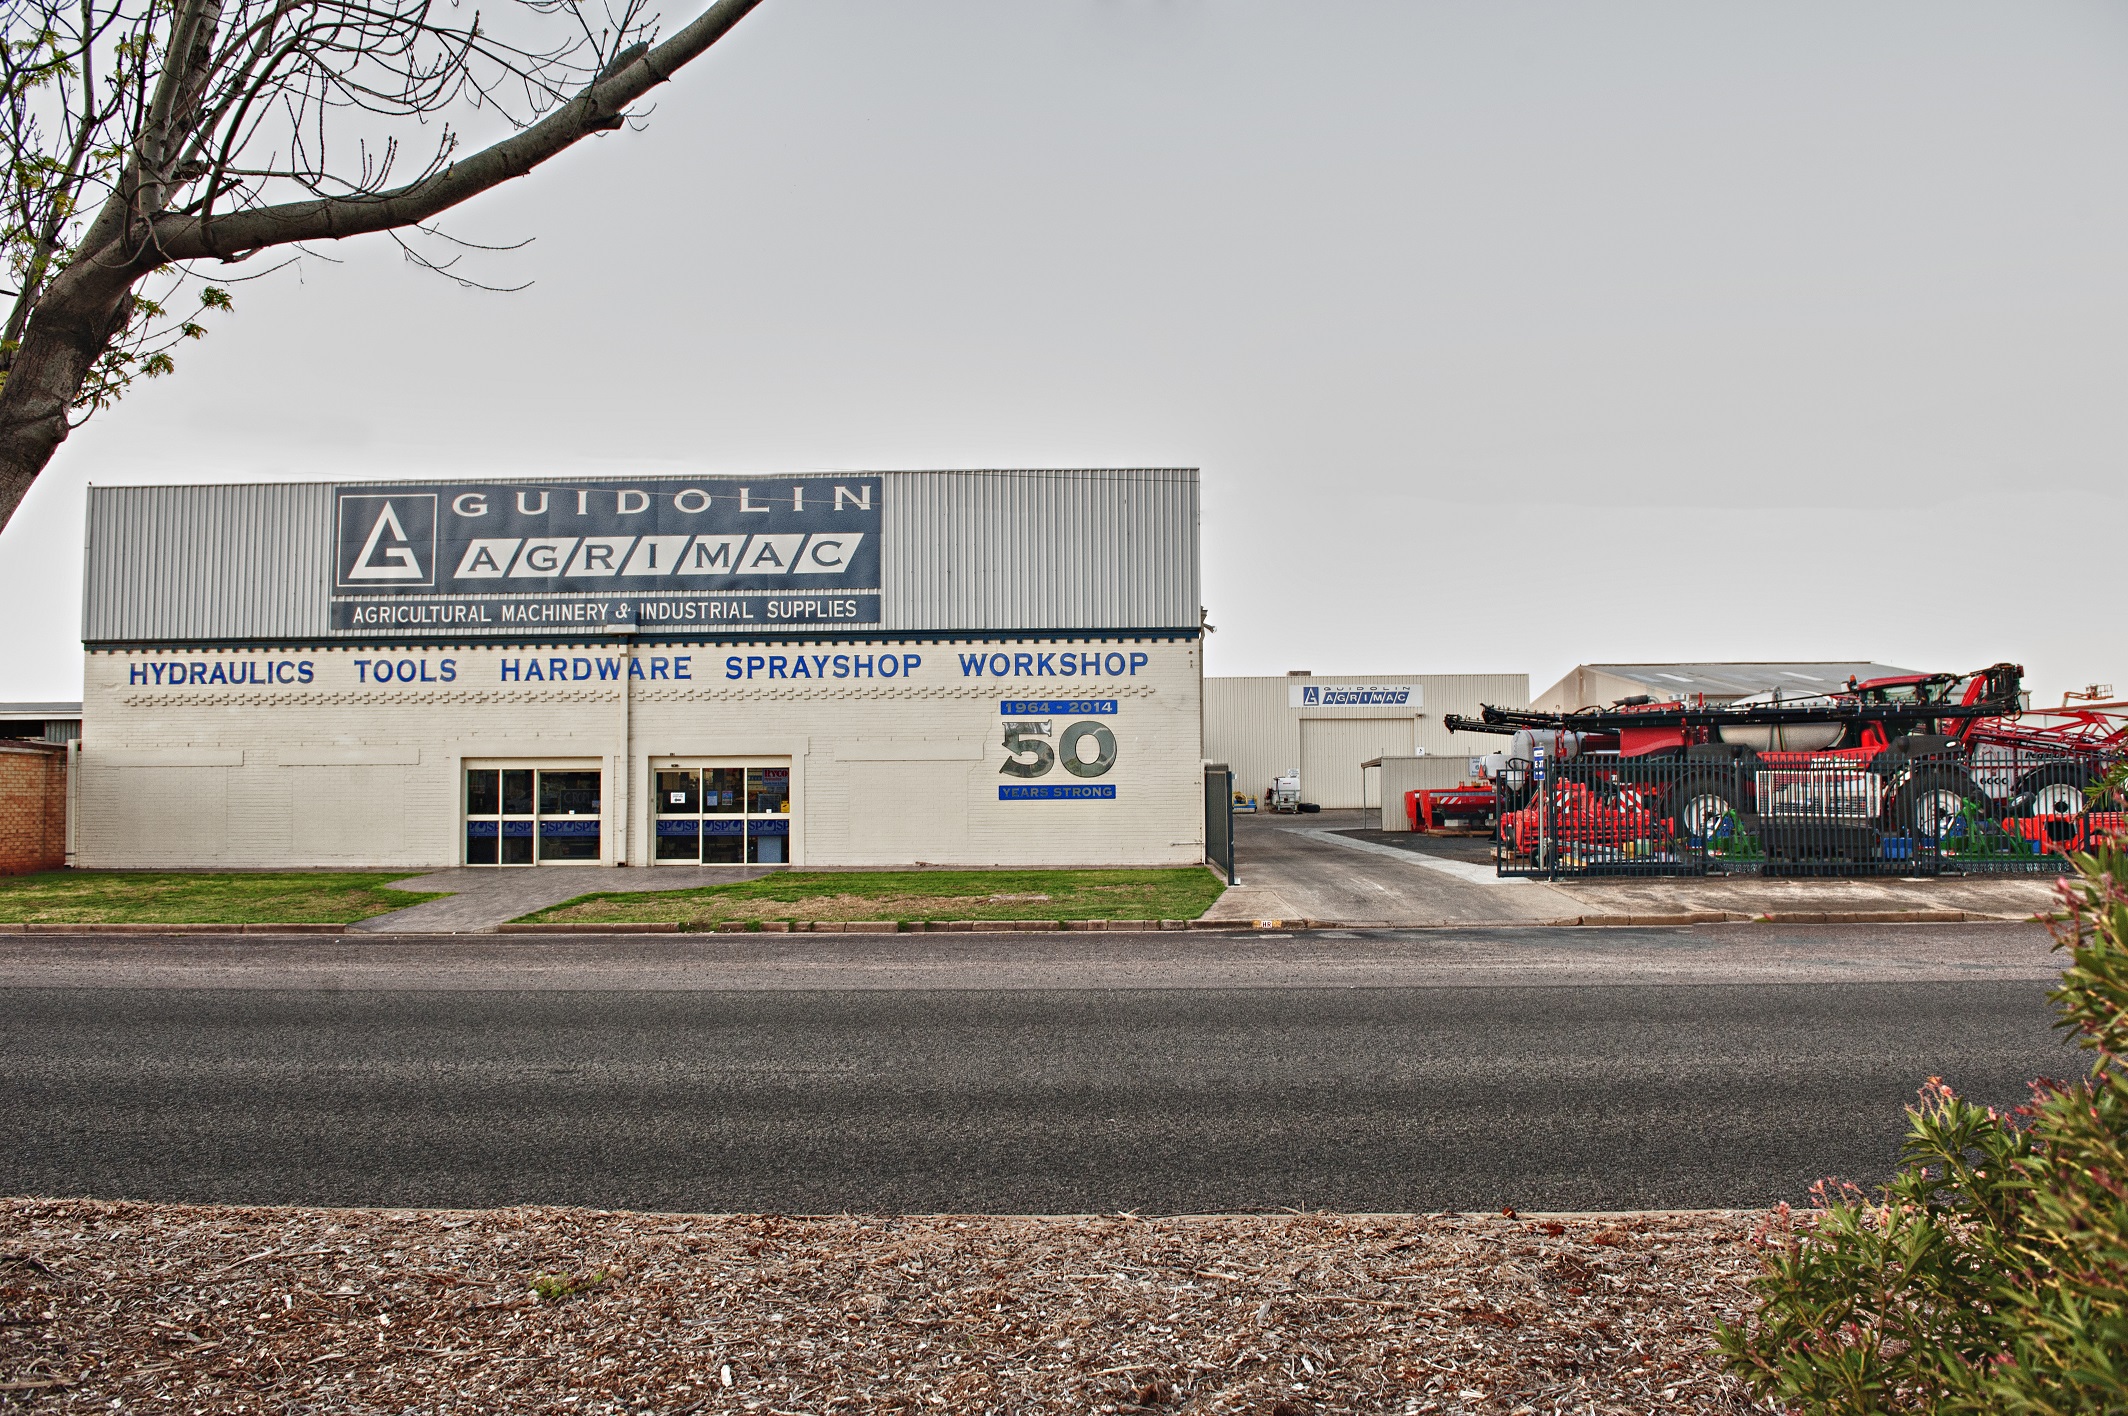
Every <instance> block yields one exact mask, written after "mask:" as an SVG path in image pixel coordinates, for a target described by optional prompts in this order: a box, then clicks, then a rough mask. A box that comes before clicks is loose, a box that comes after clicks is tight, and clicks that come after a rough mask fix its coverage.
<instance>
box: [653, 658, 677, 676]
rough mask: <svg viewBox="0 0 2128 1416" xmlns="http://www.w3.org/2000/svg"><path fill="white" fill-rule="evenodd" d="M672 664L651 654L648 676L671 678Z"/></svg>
mask: <svg viewBox="0 0 2128 1416" xmlns="http://www.w3.org/2000/svg"><path fill="white" fill-rule="evenodd" d="M671 671H672V665H671V664H669V663H667V662H666V661H665V660H663V659H661V658H658V657H656V656H655V655H653V656H652V657H651V660H650V676H651V677H652V678H654V679H661V678H671V677H672V672H671Z"/></svg>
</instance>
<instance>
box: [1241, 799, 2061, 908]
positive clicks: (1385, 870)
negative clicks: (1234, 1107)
mask: <svg viewBox="0 0 2128 1416" xmlns="http://www.w3.org/2000/svg"><path fill="white" fill-rule="evenodd" d="M1379 824H1380V818H1379V817H1378V816H1377V814H1376V813H1374V812H1371V811H1367V812H1361V811H1325V812H1321V813H1319V814H1314V815H1309V816H1241V817H1237V818H1235V821H1234V835H1235V847H1236V850H1235V859H1236V865H1237V869H1236V876H1237V878H1238V880H1239V882H1240V883H1239V884H1237V885H1236V887H1235V888H1234V889H1231V890H1229V891H1228V892H1227V893H1226V894H1225V895H1224V896H1223V897H1222V898H1221V899H1220V901H1219V903H1218V904H1216V905H1214V906H1213V907H1212V909H1211V910H1210V911H1208V912H1207V915H1206V917H1207V918H1209V919H1234V920H1259V919H1276V920H1286V921H1295V920H1336V921H1339V922H1355V923H1376V924H1381V923H1387V924H1399V925H1422V924H1502V923H1518V922H1529V921H1535V920H1572V919H1575V918H1577V917H1584V918H1585V917H1590V916H1620V915H1624V916H1649V915H1669V914H1681V913H1690V912H1696V911H1720V912H1723V913H1727V914H1729V915H1732V916H1746V915H1749V916H1757V915H1763V914H1767V913H1773V914H1775V915H1776V916H1777V917H1780V916H1786V917H1790V918H1794V917H1797V916H1809V915H1812V914H1826V915H1840V914H1856V913H1860V914H1866V915H1872V916H1875V917H1878V918H1882V917H1884V915H1885V914H1886V913H1888V912H1907V911H1927V912H1942V911H1957V912H1959V913H1962V914H1964V915H1966V916H1967V917H1968V918H1971V917H1974V916H1976V915H1977V916H1985V917H1989V918H1995V919H2029V918H2031V917H2032V916H2034V915H2035V914H2044V913H2047V912H2049V911H2051V910H2052V909H2054V908H2056V904H2055V883H2054V882H2055V878H2056V877H2053V876H2042V875H1968V876H1958V875H1945V876H1939V877H1934V878H1929V879H1911V880H1909V879H1900V878H1898V877H1894V876H1874V877H1863V878H1855V879H1843V878H1783V877H1762V876H1755V875H1738V876H1704V875H1703V876H1647V877H1628V878H1615V877H1614V878H1609V879H1594V880H1561V881H1557V882H1548V881H1537V880H1516V879H1506V880H1503V879H1500V878H1499V877H1498V876H1496V875H1495V873H1494V867H1493V864H1492V847H1491V843H1490V842H1489V841H1487V840H1486V839H1484V838H1482V837H1475V836H1467V837H1458V836H1421V835H1415V834H1412V833H1410V832H1398V833H1395V834H1386V833H1384V832H1382V831H1380V830H1379V829H1376V828H1377V827H1378V826H1379Z"/></svg>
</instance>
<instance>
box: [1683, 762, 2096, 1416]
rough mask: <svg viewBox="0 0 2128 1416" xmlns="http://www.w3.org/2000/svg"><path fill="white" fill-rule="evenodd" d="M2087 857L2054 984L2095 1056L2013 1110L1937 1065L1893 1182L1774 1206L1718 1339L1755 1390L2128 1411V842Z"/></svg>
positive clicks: (1826, 1402) (2005, 1410)
mask: <svg viewBox="0 0 2128 1416" xmlns="http://www.w3.org/2000/svg"><path fill="white" fill-rule="evenodd" d="M2123 776H2124V773H2123V772H2122V771H2120V770H2116V771H2115V772H2114V773H2113V774H2111V776H2110V777H2109V778H2108V781H2107V783H2105V784H2103V786H2104V789H2109V790H2110V789H2113V788H2118V787H2119V786H2120V785H2121V782H2122V779H2123ZM2076 868H2077V873H2076V874H2075V875H2074V876H2070V877H2067V878H2065V879H2064V880H2063V881H2062V883H2061V886H2060V890H2061V911H2060V913H2059V914H2058V915H2057V916H2056V917H2055V921H2054V926H2053V927H2054V930H2055V936H2056V944H2055V947H2056V948H2058V949H2061V950H2064V951H2066V952H2067V954H2068V955H2069V967H2068V968H2067V969H2066V970H2065V971H2064V973H2063V974H2062V981H2061V986H2060V987H2059V988H2057V989H2056V990H2055V991H2054V992H2053V994H2052V995H2050V996H2051V997H2052V999H2053V1001H2054V1003H2055V1004H2056V1006H2057V1007H2058V1008H2059V1009H2060V1012H2061V1022H2060V1023H2059V1026H2060V1027H2062V1028H2064V1029H2066V1030H2068V1031H2069V1032H2070V1033H2071V1034H2072V1035H2073V1036H2074V1038H2075V1040H2076V1043H2077V1045H2078V1046H2079V1047H2081V1048H2082V1049H2083V1050H2084V1051H2085V1052H2086V1053H2087V1054H2088V1055H2089V1056H2090V1057H2091V1059H2092V1061H2091V1068H2090V1071H2089V1072H2088V1074H2086V1075H2085V1076H2084V1077H2082V1078H2080V1079H2079V1080H2076V1081H2073V1082H2054V1081H2045V1080H2042V1081H2037V1082H2034V1083H2033V1084H2032V1099H2031V1100H2030V1101H2029V1102H2028V1103H2027V1104H2026V1105H2024V1106H2021V1107H2019V1108H2017V1109H2016V1110H2015V1111H2014V1112H2010V1113H2007V1114H2002V1113H1998V1112H1996V1111H1995V1110H1993V1109H1992V1108H1989V1107H1983V1106H1977V1105H1974V1104H1973V1103H1971V1102H1968V1101H1966V1100H1964V1099H1963V1098H1961V1097H1959V1096H1958V1095H1957V1094H1956V1093H1955V1092H1953V1091H1952V1090H1951V1089H1950V1088H1949V1087H1947V1086H1945V1085H1944V1084H1943V1082H1942V1081H1941V1079H1939V1078H1933V1077H1932V1078H1930V1079H1929V1082H1928V1085H1927V1086H1925V1087H1923V1088H1922V1089H1921V1096H1920V1101H1919V1104H1918V1105H1916V1106H1913V1107H1910V1108H1908V1111H1907V1115H1908V1118H1909V1120H1910V1123H1911V1124H1910V1126H1909V1128H1908V1131H1907V1136H1906V1142H1905V1145H1904V1147H1903V1150H1902V1160H1901V1165H1900V1169H1899V1173H1898V1175H1897V1176H1896V1177H1895V1178H1894V1179H1893V1180H1892V1182H1891V1183H1890V1184H1889V1185H1886V1186H1885V1187H1884V1188H1883V1189H1882V1190H1881V1191H1880V1192H1878V1193H1877V1194H1876V1195H1875V1196H1870V1195H1868V1194H1867V1193H1865V1192H1864V1191H1862V1190H1860V1189H1858V1188H1857V1187H1855V1186H1853V1185H1848V1184H1845V1183H1844V1182H1821V1184H1820V1185H1819V1186H1817V1187H1815V1188H1814V1194H1813V1201H1814V1203H1813V1206H1812V1209H1811V1210H1810V1212H1809V1213H1808V1214H1806V1215H1803V1216H1797V1215H1795V1214H1792V1213H1791V1212H1790V1211H1789V1209H1788V1207H1787V1206H1786V1205H1783V1206H1781V1207H1780V1208H1779V1209H1778V1210H1776V1211H1775V1212H1774V1213H1773V1214H1771V1215H1770V1216H1768V1217H1767V1219H1766V1220H1765V1221H1763V1222H1762V1223H1761V1224H1760V1226H1759V1227H1758V1230H1757V1231H1756V1232H1755V1234H1754V1236H1753V1243H1754V1245H1755V1246H1756V1247H1757V1248H1758V1250H1759V1252H1760V1255H1761V1257H1762V1259H1763V1261H1764V1263H1765V1272H1764V1273H1763V1274H1762V1275H1761V1276H1760V1277H1759V1278H1758V1279H1757V1280H1756V1288H1757V1292H1758V1297H1759V1308H1758V1311H1757V1312H1756V1313H1755V1314H1753V1315H1752V1316H1751V1317H1750V1318H1748V1319H1746V1320H1745V1321H1744V1322H1743V1323H1742V1324H1741V1325H1739V1326H1734V1327H1731V1326H1726V1325H1725V1326H1724V1327H1723V1328H1722V1330H1721V1332H1720V1334H1719V1339H1718V1340H1719V1342H1720V1345H1721V1349H1722V1353H1723V1357H1724V1360H1725V1363H1726V1364H1727V1366H1728V1367H1729V1368H1730V1370H1731V1371H1733V1372H1735V1373H1736V1374H1737V1375H1739V1376H1741V1377H1742V1378H1743V1379H1744V1380H1745V1382H1746V1383H1747V1384H1749V1385H1750V1387H1751V1388H1752V1390H1753V1391H1754V1393H1755V1394H1757V1395H1759V1396H1761V1397H1768V1398H1774V1399H1777V1400H1779V1401H1782V1402H1784V1403H1785V1404H1787V1405H1788V1406H1790V1407H1792V1408H1794V1409H1798V1410H1802V1411H1810V1412H1826V1413H1840V1416H1863V1413H1879V1412H1885V1413H1889V1412H1930V1413H1937V1412H1942V1413H1950V1412H1958V1413H1968V1412H1970V1413H1988V1416H1997V1414H1998V1413H2000V1414H2001V1416H2067V1413H2071V1412H2076V1413H2084V1412H2128V842H2123V841H2121V840H2118V839H2115V840H2111V841H2102V842H2097V843H2095V844H2094V848H2093V849H2092V851H2091V852H2090V853H2089V854H2087V855H2082V856H2078V857H2077V858H2076Z"/></svg>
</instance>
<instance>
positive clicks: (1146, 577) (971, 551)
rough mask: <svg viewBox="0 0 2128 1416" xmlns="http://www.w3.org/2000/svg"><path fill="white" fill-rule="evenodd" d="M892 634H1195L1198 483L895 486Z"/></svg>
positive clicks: (1038, 474)
mask: <svg viewBox="0 0 2128 1416" xmlns="http://www.w3.org/2000/svg"><path fill="white" fill-rule="evenodd" d="M884 521H885V528H884V534H885V537H886V543H885V554H884V563H883V565H882V567H881V570H882V573H883V575H884V576H885V580H886V584H885V587H884V589H885V603H886V611H885V613H886V615H887V627H888V628H889V629H1074V628H1081V627H1101V628H1132V629H1184V628H1187V629H1195V628H1196V627H1197V623H1198V606H1199V605H1200V604H1202V603H1203V602H1202V600H1201V599H1199V597H1198V585H1197V474H1196V472H1195V471H1189V470H1176V469H1172V468H1144V469H1128V468H1126V469H1118V470H1114V471H1100V472H1088V471H1031V472H1013V471H998V472H905V473H898V474H889V476H888V480H887V488H886V507H885V515H884Z"/></svg>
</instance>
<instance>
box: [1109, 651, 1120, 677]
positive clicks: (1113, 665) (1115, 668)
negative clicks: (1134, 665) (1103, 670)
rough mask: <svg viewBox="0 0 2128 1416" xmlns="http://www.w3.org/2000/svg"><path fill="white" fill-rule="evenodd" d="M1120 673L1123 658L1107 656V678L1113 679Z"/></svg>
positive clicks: (1117, 655) (1116, 655)
mask: <svg viewBox="0 0 2128 1416" xmlns="http://www.w3.org/2000/svg"><path fill="white" fill-rule="evenodd" d="M1122 672H1123V656H1122V655H1121V654H1111V655H1109V656H1108V673H1109V677H1111V678H1113V677H1115V676H1116V675H1117V674H1120V673H1122Z"/></svg>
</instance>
